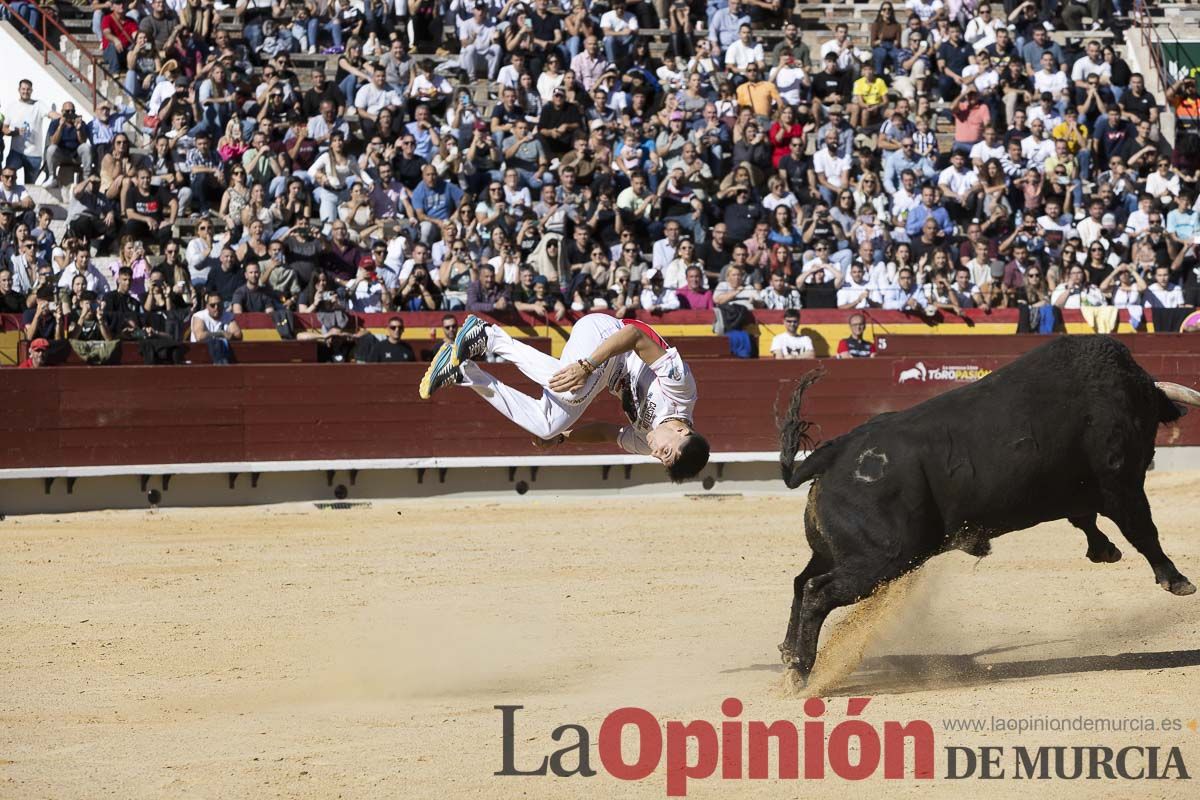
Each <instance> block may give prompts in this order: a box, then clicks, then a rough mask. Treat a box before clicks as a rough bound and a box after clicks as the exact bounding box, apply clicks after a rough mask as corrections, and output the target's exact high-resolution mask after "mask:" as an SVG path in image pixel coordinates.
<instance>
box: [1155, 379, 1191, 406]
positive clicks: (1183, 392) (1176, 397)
mask: <svg viewBox="0 0 1200 800" xmlns="http://www.w3.org/2000/svg"><path fill="white" fill-rule="evenodd" d="M1154 385H1155V386H1157V387H1158V388H1159V389H1162V391H1163V394H1165V395H1166V396H1167V399H1169V400H1171V401H1172V402H1175V403H1183V404H1184V405H1185V406H1200V392H1197V391H1196V390H1195V389H1190V388H1188V387H1187V386H1180V385H1179V384H1178V383H1168V382H1166V381H1158V382H1157V383H1155V384H1154Z"/></svg>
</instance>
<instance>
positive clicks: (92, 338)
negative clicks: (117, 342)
mask: <svg viewBox="0 0 1200 800" xmlns="http://www.w3.org/2000/svg"><path fill="white" fill-rule="evenodd" d="M64 317H65V320H66V324H67V336H66V338H67V339H71V340H74V341H80V342H111V341H112V340H113V339H114V338H116V337H115V336H114V335H113V332H112V330H111V329H110V328H109V327H108V323H107V322H106V321H105V319H104V315H103V314H101V313H99V310H98V305H97V303H96V293H95V292H91V291H84V292H83V294H81V295H80V298H79V303H78V305H76V306H75V307H74V308H72V309H70V310H69V311H68V312H67V313H65V314H64Z"/></svg>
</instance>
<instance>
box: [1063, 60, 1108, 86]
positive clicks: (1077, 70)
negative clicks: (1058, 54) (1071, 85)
mask: <svg viewBox="0 0 1200 800" xmlns="http://www.w3.org/2000/svg"><path fill="white" fill-rule="evenodd" d="M1093 75H1099V76H1100V77H1101V78H1110V77H1112V66H1111V65H1110V64H1109V63H1108V62H1107V61H1105V60H1104V59H1103V58H1101V59H1100V63H1099V64H1097V63H1096V62H1095V61H1092V60H1091V59H1090V58H1088V57H1087V56H1084V57H1083V58H1081V59H1079V60H1078V61H1076V62H1075V65H1074V66H1073V67H1071V80H1073V81H1086V80H1087V79H1088V78H1090V77H1091V76H1093Z"/></svg>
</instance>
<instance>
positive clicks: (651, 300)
mask: <svg viewBox="0 0 1200 800" xmlns="http://www.w3.org/2000/svg"><path fill="white" fill-rule="evenodd" d="M656 306H658V307H661V308H662V310H663V311H674V310H675V309H677V308H679V298H678V297H677V296H676V294H675V290H674V289H666V288H664V289H663V290H662V291H661V292H656V291H654V289H652V288H650V287H649V286H647V287H646V288H645V289H642V308H647V309H649V308H654V307H656Z"/></svg>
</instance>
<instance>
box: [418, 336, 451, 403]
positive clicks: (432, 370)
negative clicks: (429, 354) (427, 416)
mask: <svg viewBox="0 0 1200 800" xmlns="http://www.w3.org/2000/svg"><path fill="white" fill-rule="evenodd" d="M451 350H452V348H451V346H450V343H449V342H446V343H445V344H443V345H442V346H441V348H440V349H439V350H438V351H437V354H436V355H435V356H434V357H433V361H431V362H429V369H427V370H425V377H423V378H421V386H420V387H419V388H418V389H417V393H418V394H419V395H420V396H421V399H422V400H428V399H429V398H430V397H432V396H433V393H434V391H435V390H434V389H433V376H434V375H436V374H437V373H438V372H439V370H440V369H441V368H442V367H444V366H445V365H446V359H447V358H449V357H450V351H451Z"/></svg>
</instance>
